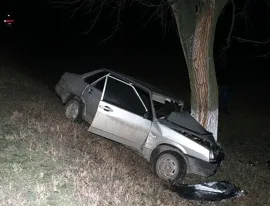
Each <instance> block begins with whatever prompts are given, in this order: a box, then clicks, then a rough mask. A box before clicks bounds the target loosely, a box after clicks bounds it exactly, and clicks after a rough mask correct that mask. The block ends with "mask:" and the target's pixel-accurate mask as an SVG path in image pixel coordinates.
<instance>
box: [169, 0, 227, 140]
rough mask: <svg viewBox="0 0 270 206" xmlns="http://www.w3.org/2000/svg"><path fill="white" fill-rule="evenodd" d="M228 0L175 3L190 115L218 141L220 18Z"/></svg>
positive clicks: (174, 10)
mask: <svg viewBox="0 0 270 206" xmlns="http://www.w3.org/2000/svg"><path fill="white" fill-rule="evenodd" d="M226 3H227V0H224V1H222V2H221V3H220V2H218V4H216V0H206V1H204V3H201V4H199V3H198V1H177V2H176V3H174V4H173V5H172V9H173V14H174V16H175V20H176V24H177V28H178V34H179V36H180V40H181V44H182V48H183V51H184V54H185V59H186V64H187V67H188V71H189V79H190V89H191V115H192V116H193V117H194V118H195V119H196V120H197V121H198V122H199V123H200V124H201V125H202V126H203V127H204V128H206V129H207V130H208V131H210V132H212V133H213V136H214V138H215V140H216V141H217V129H218V86H217V81H216V74H215V65H214V55H213V46H214V37H215V29H216V24H217V20H218V17H219V14H220V12H221V11H222V9H223V8H224V6H225V5H226Z"/></svg>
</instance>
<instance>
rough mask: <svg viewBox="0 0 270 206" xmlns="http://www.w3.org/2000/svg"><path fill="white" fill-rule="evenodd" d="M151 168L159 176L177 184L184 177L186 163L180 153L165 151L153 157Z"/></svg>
mask: <svg viewBox="0 0 270 206" xmlns="http://www.w3.org/2000/svg"><path fill="white" fill-rule="evenodd" d="M152 169H153V170H154V172H155V174H156V175H157V176H158V177H159V178H161V179H163V180H167V181H169V182H170V183H171V184H177V183H180V182H181V181H182V180H183V179H184V178H185V175H186V171H187V164H186V161H185V159H184V158H183V157H182V155H180V154H178V153H176V152H171V151H165V152H162V153H161V154H157V155H156V157H155V158H154V159H153V161H152Z"/></svg>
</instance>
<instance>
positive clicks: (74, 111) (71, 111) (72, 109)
mask: <svg viewBox="0 0 270 206" xmlns="http://www.w3.org/2000/svg"><path fill="white" fill-rule="evenodd" d="M78 112H79V108H78V105H76V104H70V105H69V106H68V107H67V109H66V116H67V117H68V118H70V119H75V118H76V117H77V115H78Z"/></svg>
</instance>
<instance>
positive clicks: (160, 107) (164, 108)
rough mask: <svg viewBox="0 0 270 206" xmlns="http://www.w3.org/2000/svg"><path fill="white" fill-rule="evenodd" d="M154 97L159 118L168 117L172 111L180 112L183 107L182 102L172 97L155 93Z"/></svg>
mask: <svg viewBox="0 0 270 206" xmlns="http://www.w3.org/2000/svg"><path fill="white" fill-rule="evenodd" d="M152 98H153V103H154V108H155V112H156V118H157V119H164V118H167V117H168V116H169V115H170V114H171V113H172V112H180V111H182V109H183V104H182V103H179V102H175V101H172V100H171V99H168V98H165V97H162V96H159V95H153V96H152Z"/></svg>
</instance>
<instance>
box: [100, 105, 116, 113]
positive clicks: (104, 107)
mask: <svg viewBox="0 0 270 206" xmlns="http://www.w3.org/2000/svg"><path fill="white" fill-rule="evenodd" d="M99 107H100V108H102V109H103V110H104V111H106V112H112V111H113V110H112V109H111V108H110V107H108V106H102V105H99Z"/></svg>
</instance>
